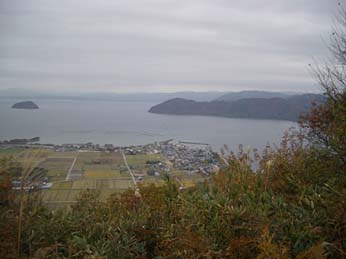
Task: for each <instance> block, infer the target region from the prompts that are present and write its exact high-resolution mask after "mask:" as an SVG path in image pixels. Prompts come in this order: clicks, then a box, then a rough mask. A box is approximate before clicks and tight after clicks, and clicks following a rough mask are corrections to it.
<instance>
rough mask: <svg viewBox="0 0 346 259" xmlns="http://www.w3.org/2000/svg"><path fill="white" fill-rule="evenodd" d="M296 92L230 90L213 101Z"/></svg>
mask: <svg viewBox="0 0 346 259" xmlns="http://www.w3.org/2000/svg"><path fill="white" fill-rule="evenodd" d="M294 94H297V93H289V92H287V93H282V92H268V91H241V92H231V93H227V94H224V95H222V96H220V97H218V98H216V99H215V101H226V102H230V101H236V100H239V99H245V98H266V99H267V98H275V97H280V98H288V97H290V96H292V95H294Z"/></svg>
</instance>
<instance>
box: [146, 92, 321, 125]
mask: <svg viewBox="0 0 346 259" xmlns="http://www.w3.org/2000/svg"><path fill="white" fill-rule="evenodd" d="M324 100H325V98H324V96H322V95H319V94H302V95H292V96H289V97H287V98H282V97H274V98H243V99H238V100H234V101H224V100H221V101H220V100H214V101H211V102H197V101H193V100H187V99H182V98H175V99H171V100H168V101H166V102H163V103H160V104H158V105H155V106H153V107H151V108H150V110H149V112H150V113H158V114H175V115H205V116H220V117H229V118H248V119H271V120H289V121H297V120H298V119H299V116H300V115H301V114H303V113H305V112H308V111H309V110H310V108H311V105H312V103H313V102H315V103H317V104H319V103H322V102H324Z"/></svg>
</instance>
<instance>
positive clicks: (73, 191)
mask: <svg viewBox="0 0 346 259" xmlns="http://www.w3.org/2000/svg"><path fill="white" fill-rule="evenodd" d="M5 156H12V157H14V158H15V160H16V161H17V162H18V163H19V164H20V165H21V167H22V168H23V169H25V168H28V167H30V166H31V167H35V168H39V169H40V170H41V171H44V172H45V175H44V177H45V179H46V180H45V182H48V183H49V188H42V189H41V190H40V195H41V198H42V201H43V202H44V203H45V204H46V205H47V206H48V207H49V208H52V209H56V208H63V207H66V206H69V205H71V204H73V203H75V202H76V201H77V198H78V197H79V195H80V194H81V193H82V192H84V191H86V190H89V191H94V192H97V193H98V194H99V197H100V199H101V200H106V199H107V198H108V197H109V196H110V195H111V194H119V193H121V192H124V191H125V190H127V189H129V188H133V189H136V188H137V187H136V185H138V186H145V185H152V184H154V185H156V186H160V185H163V184H164V180H163V176H164V174H166V173H168V174H169V175H170V176H171V177H172V179H174V180H175V181H177V182H178V184H179V185H180V186H181V187H183V188H187V187H191V186H193V185H194V184H195V183H196V182H201V181H203V180H204V179H205V177H204V176H202V175H200V174H196V173H193V174H191V173H189V172H187V171H184V170H181V169H176V168H174V164H173V163H171V162H170V161H168V160H167V158H166V157H165V156H164V155H163V154H160V153H156V154H144V153H140V154H127V155H126V160H127V162H128V165H129V168H127V167H126V165H125V162H124V158H123V156H122V154H121V152H120V151H113V152H105V151H102V152H98V151H79V150H76V151H64V152H62V151H54V150H51V149H47V148H40V149H38V148H35V149H23V148H9V149H0V158H1V157H5ZM129 169H130V170H131V171H132V173H133V176H134V177H133V178H132V176H131V175H130V172H129Z"/></svg>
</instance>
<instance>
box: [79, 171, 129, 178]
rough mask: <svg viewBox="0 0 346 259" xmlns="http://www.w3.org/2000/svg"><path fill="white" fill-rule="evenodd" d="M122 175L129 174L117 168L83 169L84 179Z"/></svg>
mask: <svg viewBox="0 0 346 259" xmlns="http://www.w3.org/2000/svg"><path fill="white" fill-rule="evenodd" d="M123 176H130V175H129V174H128V173H126V172H120V171H119V170H110V169H108V170H107V169H104V170H102V169H94V170H93V169H90V170H86V171H84V179H105V178H117V177H123Z"/></svg>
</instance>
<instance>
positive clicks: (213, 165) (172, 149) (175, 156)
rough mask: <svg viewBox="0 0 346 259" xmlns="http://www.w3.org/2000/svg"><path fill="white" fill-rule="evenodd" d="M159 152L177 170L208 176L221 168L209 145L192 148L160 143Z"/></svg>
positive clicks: (216, 155)
mask: <svg viewBox="0 0 346 259" xmlns="http://www.w3.org/2000/svg"><path fill="white" fill-rule="evenodd" d="M160 151H161V153H162V154H163V155H164V156H165V157H166V158H167V159H168V160H169V161H170V162H171V163H172V164H173V166H174V168H175V169H177V170H181V171H188V172H191V173H203V174H205V175H206V176H209V175H210V174H212V173H215V172H217V171H219V169H220V168H221V167H222V163H221V162H220V160H219V156H218V154H217V153H215V152H213V151H212V149H211V147H210V146H209V145H203V147H197V148H192V147H191V146H190V145H185V144H172V143H169V142H164V143H160Z"/></svg>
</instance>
